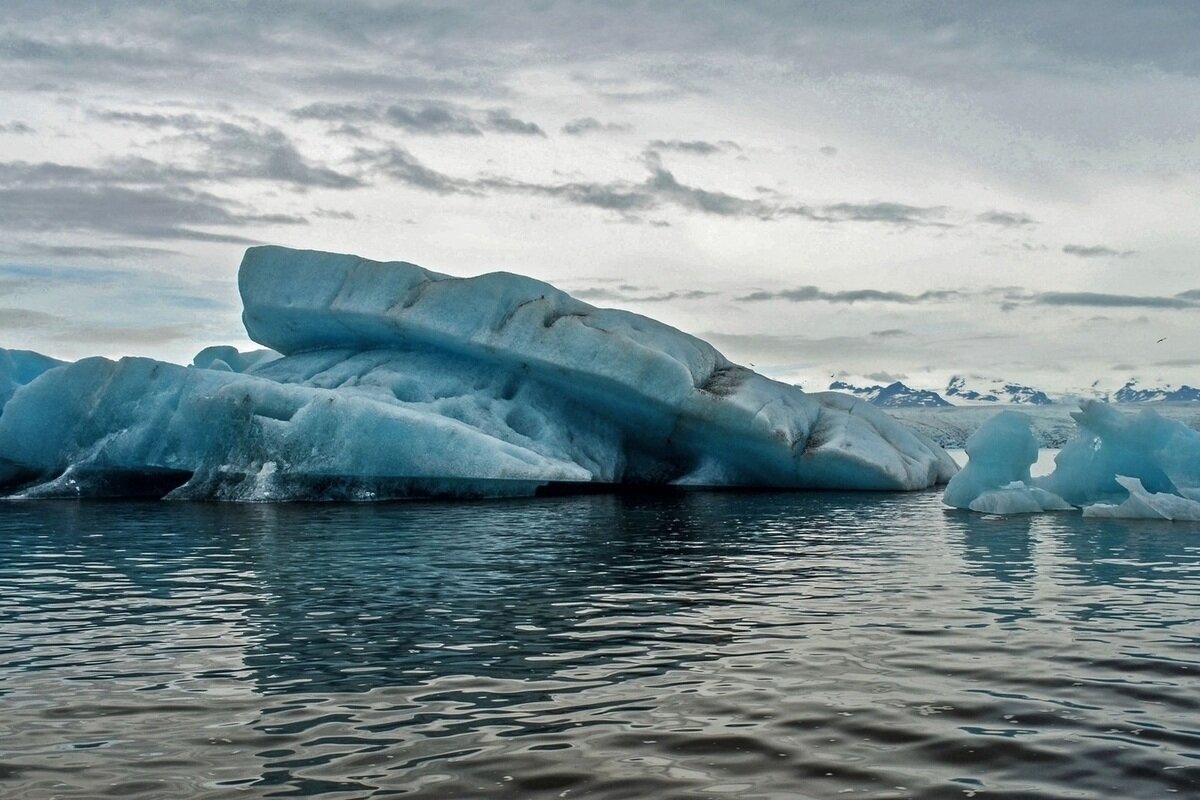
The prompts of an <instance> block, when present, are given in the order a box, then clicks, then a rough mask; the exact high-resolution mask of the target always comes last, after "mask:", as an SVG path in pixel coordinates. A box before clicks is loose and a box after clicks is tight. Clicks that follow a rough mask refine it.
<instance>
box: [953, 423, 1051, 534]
mask: <svg viewBox="0 0 1200 800" xmlns="http://www.w3.org/2000/svg"><path fill="white" fill-rule="evenodd" d="M967 457H968V459H969V461H968V462H967V466H966V467H964V468H963V470H962V471H961V472H959V473H958V474H957V475H955V476H954V477H953V478H952V479H951V480H950V483H949V484H948V485H947V486H946V493H945V495H944V496H943V500H944V501H945V503H946V504H947V505H950V506H954V507H955V508H969V509H970V510H972V511H979V512H981V513H986V514H1031V513H1034V512H1038V511H1063V510H1067V509H1070V508H1072V506H1071V505H1070V504H1069V503H1067V502H1066V501H1065V500H1063V499H1062V498H1061V497H1059V496H1058V495H1056V494H1053V493H1051V492H1048V491H1046V490H1045V489H1042V488H1039V487H1038V486H1035V485H1034V481H1033V478H1032V477H1031V476H1030V473H1029V468H1030V467H1031V466H1032V465H1033V463H1034V462H1035V461H1037V457H1038V446H1037V440H1036V439H1035V438H1034V436H1033V431H1032V429H1031V428H1030V419H1029V417H1028V415H1026V414H1021V413H1019V412H1016V411H1002V412H1000V413H999V414H997V415H996V416H994V417H992V418H991V419H990V420H988V421H987V422H986V423H984V424H983V425H982V426H980V428H979V430H977V431H975V433H973V434H971V438H969V439H967Z"/></svg>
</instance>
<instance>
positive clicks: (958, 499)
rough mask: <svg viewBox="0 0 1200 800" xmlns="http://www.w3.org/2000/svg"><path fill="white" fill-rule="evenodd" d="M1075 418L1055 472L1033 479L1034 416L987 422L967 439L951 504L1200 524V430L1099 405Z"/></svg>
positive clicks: (1009, 415) (1089, 405)
mask: <svg viewBox="0 0 1200 800" xmlns="http://www.w3.org/2000/svg"><path fill="white" fill-rule="evenodd" d="M1071 416H1072V417H1074V419H1075V422H1076V425H1077V426H1078V434H1077V436H1076V437H1075V438H1074V439H1072V440H1071V441H1070V442H1069V443H1068V444H1067V445H1066V446H1065V447H1064V448H1063V449H1062V452H1060V453H1059V454H1058V456H1057V457H1056V458H1055V469H1054V472H1053V473H1051V474H1050V475H1048V476H1046V477H1044V478H1039V479H1037V480H1033V481H1031V480H1030V478H1029V465H1030V464H1032V463H1033V461H1034V460H1035V459H1036V457H1037V448H1036V443H1035V441H1034V439H1033V436H1032V434H1031V432H1030V429H1029V420H1028V418H1026V417H1025V415H1023V414H1019V413H1016V412H1005V413H1004V414H1000V415H997V416H996V417H995V418H993V419H992V420H989V421H988V422H987V423H985V424H984V425H983V427H981V428H980V429H979V430H978V431H977V432H976V433H975V434H974V435H973V436H972V437H971V439H970V440H968V442H967V454H968V456H970V461H969V462H968V464H967V466H966V467H965V468H964V469H963V470H962V472H960V473H959V474H958V475H956V476H955V477H954V479H953V480H951V481H950V484H949V485H948V486H947V487H946V493H945V495H944V500H945V502H946V504H947V505H951V506H954V507H956V508H970V509H971V510H973V511H991V512H993V513H1020V512H1026V511H1038V510H1051V509H1055V508H1064V507H1071V506H1080V507H1083V513H1084V515H1085V516H1095V517H1143V518H1149V519H1200V433H1197V432H1196V431H1194V430H1192V429H1190V428H1188V427H1187V426H1186V425H1183V424H1182V423H1179V422H1175V421H1173V420H1168V419H1164V418H1163V417H1161V416H1159V415H1158V414H1157V413H1155V412H1154V411H1152V410H1150V409H1146V410H1143V411H1141V412H1139V413H1138V414H1122V413H1121V412H1119V411H1117V410H1116V409H1114V408H1112V407H1110V406H1107V405H1105V404H1103V403H1097V402H1094V401H1089V402H1086V403H1084V404H1083V407H1082V408H1081V410H1079V411H1077V412H1074V413H1072V415H1071ZM1014 492H1015V494H1014ZM1068 504H1069V505H1068ZM1038 506H1040V508H1039V507H1038Z"/></svg>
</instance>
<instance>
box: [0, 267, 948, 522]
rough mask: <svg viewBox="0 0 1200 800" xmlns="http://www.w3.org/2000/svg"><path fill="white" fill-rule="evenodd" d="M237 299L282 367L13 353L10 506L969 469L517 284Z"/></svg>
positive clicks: (833, 480) (385, 279)
mask: <svg viewBox="0 0 1200 800" xmlns="http://www.w3.org/2000/svg"><path fill="white" fill-rule="evenodd" d="M239 289H240V292H241V297H242V302H243V307H244V311H243V320H244V322H245V325H246V330H247V333H248V334H249V336H250V338H251V339H253V340H254V341H256V342H259V343H261V344H262V345H264V346H265V347H267V348H270V350H272V351H274V353H255V354H244V353H238V352H237V351H236V350H234V349H233V348H223V347H214V348H207V349H206V350H204V351H202V352H201V353H200V354H199V355H198V356H197V358H196V360H195V362H194V364H193V366H191V367H182V366H178V365H174V364H168V363H164V362H160V361H154V360H151V359H145V358H124V359H121V360H120V361H116V362H114V361H110V360H108V359H104V358H88V359H83V360H81V361H78V362H75V363H73V364H61V363H58V362H55V361H53V360H52V359H46V358H45V357H41V356H37V355H36V354H32V353H21V352H18V351H4V358H0V386H4V385H8V384H11V392H10V393H9V394H10V396H9V397H8V398H7V402H6V403H4V405H3V406H2V408H0V493H2V494H4V495H7V496H10V497H17V498H37V497H63V496H68V497H76V496H130V495H142V496H165V497H169V498H191V499H220V500H294V499H377V498H389V497H411V496H477V497H482V496H506V495H528V494H534V493H535V492H537V491H538V490H539V488H541V487H546V486H551V485H564V486H568V487H570V486H577V487H580V488H583V486H584V485H587V486H604V485H613V486H616V485H630V484H634V485H674V486H700V487H730V486H731V487H763V488H819V489H862V490H914V489H922V488H927V487H929V486H933V485H936V484H939V483H944V482H946V481H947V480H949V479H950V478H951V477H952V476H953V475H954V474H955V472H956V467H955V465H954V463H953V461H952V460H951V459H950V457H949V456H948V455H947V454H946V453H945V451H943V450H942V449H941V448H940V447H939V446H937V445H936V444H934V443H933V442H932V441H931V440H929V439H928V438H926V437H924V436H922V435H920V434H918V433H915V432H913V431H911V430H909V429H908V428H906V427H905V426H903V425H902V424H900V423H899V422H897V421H895V420H894V419H892V418H891V417H889V416H887V415H886V414H885V413H883V412H882V411H879V410H878V409H876V408H874V407H873V406H871V405H869V404H867V403H865V402H862V401H860V400H857V399H855V398H852V397H849V396H847V395H842V394H837V393H832V392H821V393H813V394H808V393H805V392H803V391H801V390H800V389H799V388H797V387H795V386H790V385H787V384H783V383H780V382H777V381H773V380H770V379H768V378H765V377H763V376H762V375H759V374H757V373H755V372H753V371H751V370H749V369H747V368H745V367H742V366H739V365H737V364H733V363H731V362H730V361H728V360H727V359H726V358H725V357H724V356H722V355H721V354H720V353H719V352H717V351H716V350H715V349H714V348H713V347H712V346H710V345H709V344H707V343H706V342H704V341H701V340H700V339H697V338H695V337H693V336H689V335H687V334H685V333H682V332H680V331H678V330H676V329H674V328H672V327H670V326H667V325H664V324H662V323H660V322H657V321H655V320H653V319H649V318H647V317H643V316H640V315H637V314H633V313H629V312H625V311H617V310H611V309H600V308H596V307H594V306H591V305H589V304H587V303H584V302H582V301H580V300H577V299H575V298H573V297H571V296H569V295H567V294H566V293H564V292H561V291H559V290H558V289H555V288H554V287H552V286H550V285H549V284H546V283H542V282H540V281H536V280H533V279H531V278H527V277H523V276H520V275H513V274H509V273H492V274H487V275H482V276H479V277H475V278H465V279H460V278H453V277H450V276H447V275H442V274H438V273H435V272H430V271H428V270H425V269H423V268H421V267H418V266H416V265H413V264H408V263H404V262H388V263H381V262H376V261H369V260H367V259H363V258H358V257H356V256H350V255H336V254H330V253H320V252H313V251H298V250H290V249H286V248H281V247H254V248H251V249H249V250H248V251H247V252H246V255H245V258H244V260H243V261H242V265H241V269H240V272H239ZM275 354H278V355H279V357H275ZM5 365H8V366H5ZM4 397H5V394H2V393H0V398H4Z"/></svg>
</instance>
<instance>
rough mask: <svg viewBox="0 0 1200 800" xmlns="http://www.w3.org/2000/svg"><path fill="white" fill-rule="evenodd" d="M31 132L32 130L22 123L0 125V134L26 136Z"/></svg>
mask: <svg viewBox="0 0 1200 800" xmlns="http://www.w3.org/2000/svg"><path fill="white" fill-rule="evenodd" d="M33 132H34V131H33V128H31V127H29V126H28V125H26V124H25V123H24V122H20V121H17V122H8V123H0V133H11V134H26V133H33Z"/></svg>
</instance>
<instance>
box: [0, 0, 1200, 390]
mask: <svg viewBox="0 0 1200 800" xmlns="http://www.w3.org/2000/svg"><path fill="white" fill-rule="evenodd" d="M962 6H963V7H960V6H959V5H958V4H951V3H944V2H935V3H902V2H885V3H868V2H857V3H849V4H848V3H841V2H824V3H795V2H761V3H739V4H732V3H726V2H713V3H702V2H679V3H672V2H663V0H655V2H644V3H641V2H611V3H609V2H537V3H504V2H488V3H477V2H464V3H431V4H418V3H406V4H389V3H383V2H377V3H352V2H338V3H328V2H311V3H287V4H284V3H269V4H268V3H251V2H245V3H239V2H224V3H219V4H217V3H203V4H202V3H172V2H152V3H145V4H139V3H122V2H105V3H94V2H80V3H73V2H61V1H57V2H47V1H46V0H39V2H28V3H27V2H21V0H5V2H4V13H3V14H2V15H0V346H8V347H20V348H30V349H36V350H39V351H42V352H48V353H51V354H54V355H58V356H61V357H69V358H75V357H80V356H84V355H89V354H95V353H100V354H105V355H124V354H144V355H153V356H157V357H163V358H168V359H172V360H181V361H186V360H188V359H190V356H191V355H192V354H193V353H194V352H195V351H196V350H198V349H199V348H201V347H203V346H205V345H208V344H214V343H232V344H239V345H246V344H247V342H246V340H245V334H244V331H243V330H242V327H241V324H240V320H239V313H240V307H239V303H238V299H237V293H236V285H235V276H236V270H237V264H238V261H239V260H240V257H241V252H242V250H243V249H244V248H245V247H246V246H247V245H248V244H253V243H258V242H270V243H278V244H285V245H290V246H295V247H307V248H314V249H323V250H332V251H339V252H353V253H357V254H359V255H363V256H367V257H371V258H377V259H385V260H386V259H398V260H399V259H402V260H408V261H414V262H416V263H419V264H421V265H423V266H426V267H429V268H431V269H435V270H439V271H442V272H448V273H451V274H454V275H464V276H465V275H473V274H478V273H481V272H487V271H491V270H509V271H513V272H520V273H524V274H528V275H532V276H534V277H537V278H540V279H543V280H546V281H549V282H551V283H554V284H556V285H559V286H561V287H562V288H564V289H567V290H569V291H572V292H574V293H575V294H577V295H578V296H580V297H581V298H584V299H586V300H588V301H589V302H592V303H595V304H597V305H604V306H615V307H620V308H627V309H631V310H634V311H638V312H640V313H644V314H648V315H650V316H654V317H657V318H659V319H662V320H664V321H666V322H669V323H671V324H673V325H676V326H678V327H680V328H683V329H684V330H687V331H689V332H691V333H695V334H698V335H700V336H702V337H704V338H707V339H709V340H710V341H712V342H713V343H714V344H716V345H717V346H718V347H719V348H720V349H722V350H723V351H724V352H725V353H726V354H727V355H729V356H730V357H731V358H733V359H735V360H737V361H741V362H743V363H747V362H748V363H752V364H754V365H755V367H756V368H757V369H759V370H760V371H764V372H766V373H768V374H770V375H772V376H775V377H780V378H786V379H792V380H797V381H800V382H802V384H803V385H804V386H805V387H806V388H823V387H824V385H827V383H828V381H829V380H830V376H834V375H839V376H840V375H841V374H842V373H848V374H850V375H852V376H858V377H862V376H868V375H870V376H872V377H873V379H875V380H886V379H890V378H901V379H904V380H906V382H909V383H911V384H913V385H918V386H927V387H930V388H939V387H944V385H945V381H946V379H947V378H948V377H950V375H952V374H954V373H965V374H975V375H980V376H991V377H998V378H1007V379H1013V380H1018V381H1023V382H1028V383H1033V384H1035V385H1038V386H1040V387H1043V388H1048V389H1062V388H1069V387H1082V386H1086V385H1088V384H1090V383H1091V382H1092V381H1093V380H1099V381H1100V383H1101V385H1102V386H1104V387H1105V388H1115V387H1116V386H1119V385H1120V384H1121V383H1123V382H1124V381H1125V380H1127V379H1128V378H1130V377H1135V376H1136V377H1139V378H1141V379H1142V380H1143V381H1168V382H1174V383H1182V382H1191V383H1192V384H1198V383H1200V347H1198V344H1200V46H1198V45H1197V42H1200V3H1195V2H1177V3H1170V2H1162V3H1154V2H1128V3H1106V2H1102V1H1098V0H1087V1H1086V2H1075V3H1054V2H1027V3H1026V2H1009V3H1004V2H996V3H986V4H985V3H973V4H962ZM1164 337H1165V341H1161V342H1160V341H1159V340H1160V339H1163V338H1164Z"/></svg>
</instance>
